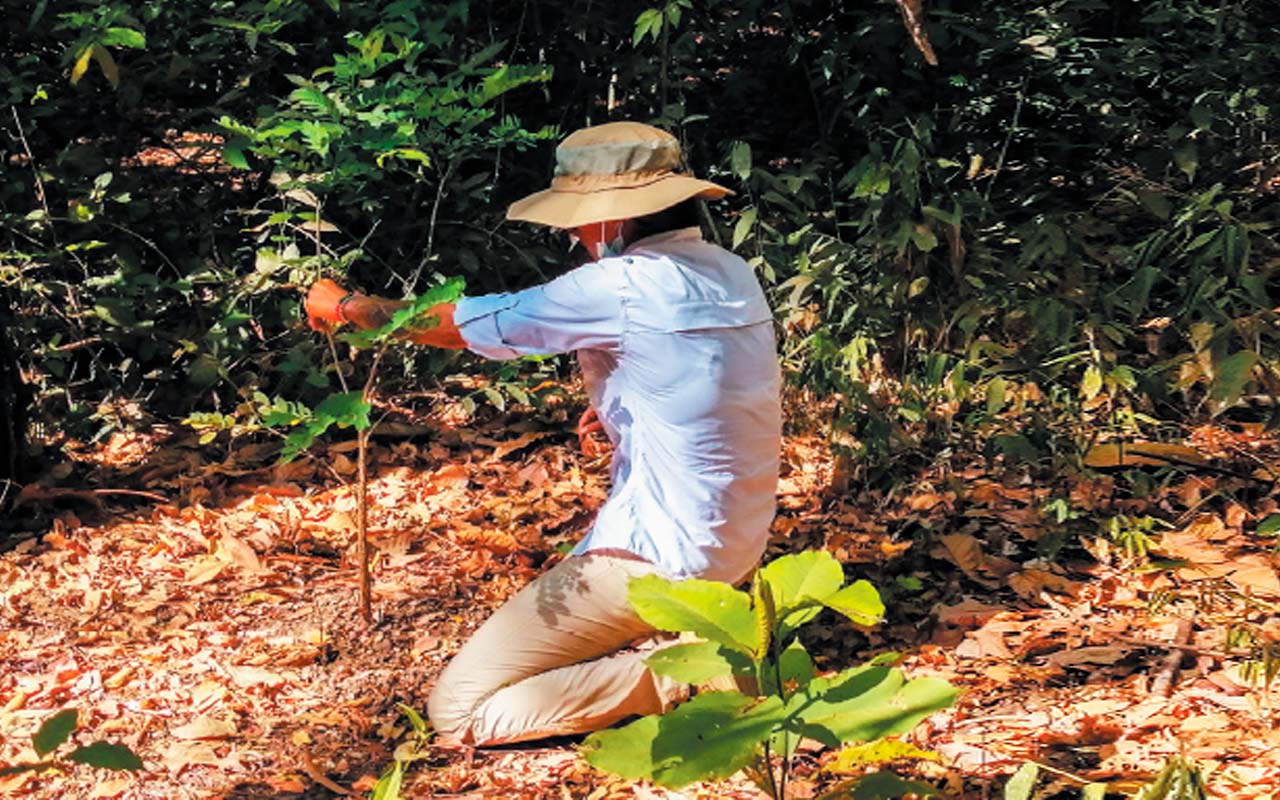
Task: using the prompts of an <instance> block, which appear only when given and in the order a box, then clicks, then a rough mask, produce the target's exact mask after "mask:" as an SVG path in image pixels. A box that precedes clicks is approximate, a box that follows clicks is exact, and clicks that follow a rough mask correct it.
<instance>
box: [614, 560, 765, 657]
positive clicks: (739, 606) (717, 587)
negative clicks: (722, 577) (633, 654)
mask: <svg viewBox="0 0 1280 800" xmlns="http://www.w3.org/2000/svg"><path fill="white" fill-rule="evenodd" d="M627 597H628V599H629V600H630V601H631V607H632V608H634V609H635V611H636V613H637V614H639V615H640V618H641V619H643V620H644V621H645V622H647V623H649V624H650V625H652V626H653V627H655V628H657V629H658V630H663V631H671V632H673V633H681V632H684V631H690V632H692V633H695V634H697V635H698V636H700V637H702V638H703V639H709V640H710V641H713V642H719V643H720V644H722V645H724V646H726V647H728V648H730V649H732V650H736V651H738V652H740V653H743V654H746V655H751V654H754V653H755V652H756V651H757V650H758V649H759V639H758V638H757V637H758V634H757V632H756V627H755V616H754V615H753V614H752V612H751V599H750V598H749V597H748V596H747V594H746V593H745V592H739V591H737V590H736V589H734V588H733V587H732V586H729V585H728V584H725V583H718V582H715V581H704V580H696V579H695V580H685V581H671V580H667V579H666V578H663V577H660V576H657V575H645V576H642V577H639V578H634V579H632V581H631V583H630V584H629V586H628V588H627Z"/></svg>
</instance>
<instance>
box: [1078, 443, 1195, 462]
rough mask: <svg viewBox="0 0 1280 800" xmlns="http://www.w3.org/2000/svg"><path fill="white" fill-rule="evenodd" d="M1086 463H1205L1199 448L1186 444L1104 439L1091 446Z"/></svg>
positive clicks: (1086, 455)
mask: <svg viewBox="0 0 1280 800" xmlns="http://www.w3.org/2000/svg"><path fill="white" fill-rule="evenodd" d="M1084 463H1085V466H1087V467H1134V466H1150V467H1163V466H1168V465H1169V464H1190V465H1193V466H1199V465H1201V464H1204V463H1206V459H1205V457H1204V456H1202V455H1200V451H1198V450H1196V449H1195V448H1193V447H1187V446H1186V445H1185V444H1166V443H1164V442H1128V443H1121V442H1104V443H1103V444H1096V445H1094V446H1093V447H1091V448H1089V452H1088V453H1086V454H1085V457H1084Z"/></svg>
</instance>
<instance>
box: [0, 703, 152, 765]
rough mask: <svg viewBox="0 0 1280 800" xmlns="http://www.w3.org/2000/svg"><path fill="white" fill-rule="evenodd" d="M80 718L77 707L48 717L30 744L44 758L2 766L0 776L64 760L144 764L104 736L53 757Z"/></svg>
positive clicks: (106, 763) (71, 761)
mask: <svg viewBox="0 0 1280 800" xmlns="http://www.w3.org/2000/svg"><path fill="white" fill-rule="evenodd" d="M78 718H79V712H78V711H77V710H76V709H74V708H66V709H63V710H62V711H59V712H58V713H56V714H54V715H53V716H51V717H49V718H48V719H46V720H45V721H44V722H43V723H42V724H41V725H40V729H39V730H37V731H36V732H35V734H34V735H33V736H32V737H31V746H32V748H33V749H34V750H35V751H36V755H37V756H38V757H39V758H40V759H41V760H40V761H35V762H31V763H28V764H14V765H12V766H8V767H0V776H4V775H14V774H17V773H19V772H33V771H40V770H45V769H51V768H53V767H57V766H60V765H63V764H64V763H65V762H69V763H72V764H86V765H88V766H90V767H97V768H99V769H111V770H140V769H142V768H143V767H142V759H140V758H138V756H137V755H136V754H134V752H133V751H132V750H130V749H129V748H128V747H126V746H125V745H122V744H117V743H115V742H108V741H105V740H99V741H96V742H90V743H89V744H84V745H79V746H77V747H75V748H74V749H72V750H70V751H68V752H67V753H66V754H65V755H62V756H58V757H56V758H55V757H53V756H54V754H55V752H56V751H57V750H58V748H60V747H62V745H64V744H66V742H67V741H68V740H69V739H70V738H71V734H73V733H75V731H76V728H77V726H78V724H79V720H78Z"/></svg>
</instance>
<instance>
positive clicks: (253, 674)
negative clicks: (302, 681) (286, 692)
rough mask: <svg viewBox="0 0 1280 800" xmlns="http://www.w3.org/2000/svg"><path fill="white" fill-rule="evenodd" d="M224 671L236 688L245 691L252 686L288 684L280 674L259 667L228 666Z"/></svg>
mask: <svg viewBox="0 0 1280 800" xmlns="http://www.w3.org/2000/svg"><path fill="white" fill-rule="evenodd" d="M225 669H226V671H227V674H228V675H230V676H231V680H233V681H235V683H236V685H237V686H242V687H244V688H246V689H247V688H249V687H252V686H283V685H284V684H285V683H287V682H288V679H287V678H286V677H285V676H283V675H281V674H280V673H278V672H272V671H271V670H269V669H263V668H261V667H241V666H228V667H225Z"/></svg>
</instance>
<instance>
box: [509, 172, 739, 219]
mask: <svg viewBox="0 0 1280 800" xmlns="http://www.w3.org/2000/svg"><path fill="white" fill-rule="evenodd" d="M727 194H733V192H731V191H729V190H728V189H726V188H725V187H723V186H720V185H719V184H715V183H711V182H710V181H703V180H698V179H697V178H690V177H689V176H687V175H669V176H667V177H665V178H662V179H660V180H657V181H654V182H653V183H650V184H646V185H645V186H634V187H627V188H618V189H601V190H598V191H594V192H565V191H556V190H555V189H546V190H544V191H541V192H537V193H535V194H531V195H529V196H528V197H526V198H524V199H522V200H517V201H516V202H514V203H512V204H511V207H510V208H508V209H507V219H509V220H518V221H521V222H533V223H537V224H538V225H550V226H551V227H553V228H577V227H579V226H581V225H590V224H592V223H594V222H607V221H609V220H615V219H635V218H637V217H645V216H648V215H650V214H656V213H658V212H659V211H662V210H663V209H665V208H670V207H671V206H674V205H676V204H678V203H682V202H684V201H685V200H688V199H690V198H693V197H703V198H706V199H708V200H718V199H719V198H721V197H724V196H725V195H727Z"/></svg>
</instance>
